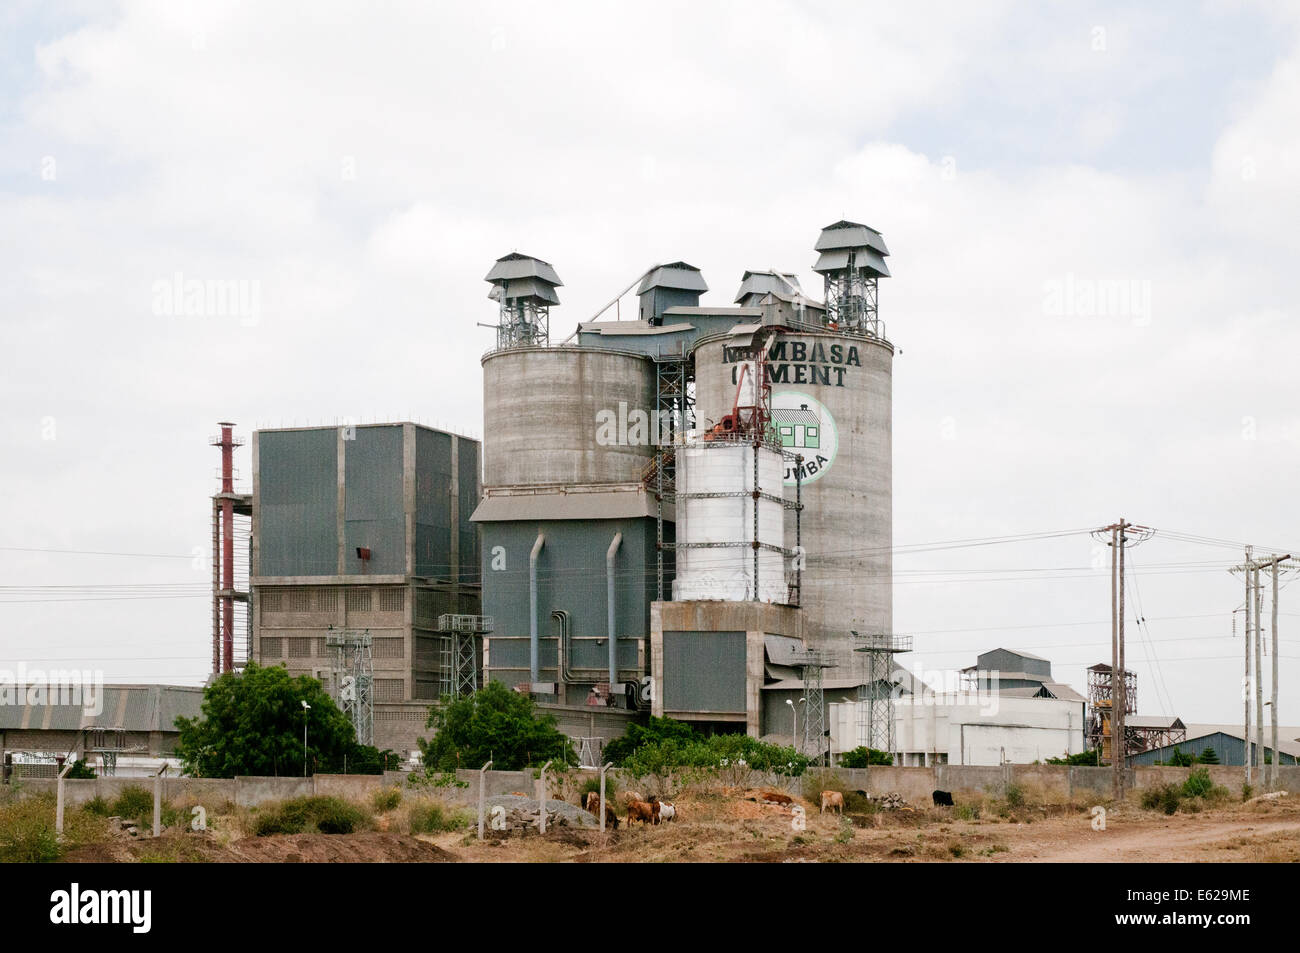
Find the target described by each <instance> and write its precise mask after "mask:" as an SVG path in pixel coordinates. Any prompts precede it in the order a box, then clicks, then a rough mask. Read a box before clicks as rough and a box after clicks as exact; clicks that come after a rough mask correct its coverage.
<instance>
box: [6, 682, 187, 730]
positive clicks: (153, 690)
mask: <svg viewBox="0 0 1300 953" xmlns="http://www.w3.org/2000/svg"><path fill="white" fill-rule="evenodd" d="M14 691H15V693H16V694H17V702H18V703H17V704H13V705H0V730H16V729H20V728H23V726H24V721H26V727H27V729H28V730H32V731H39V730H48V731H76V730H78V729H80V728H92V727H100V728H125V729H126V730H127V731H175V730H176V728H175V723H176V718H177V717H178V716H180V715H184V716H185V717H187V718H193V717H196V716H198V715H199V714H201V712H202V705H203V689H202V688H199V687H192V686H188V685H105V686H103V688H102V690H100V694H99V697H98V698H95V699H93V701H94V705H93V706H88V705H83V704H58V705H49V704H36V705H29V704H27V700H26V693H25V692H22V693H19V690H18V689H14ZM86 700H87V701H91V698H90V696H86ZM87 707H92V708H99V709H101V710H100V712H99V713H98V714H93V713H92V712H88V711H86V708H87ZM47 714H48V723H47V720H46V719H47Z"/></svg>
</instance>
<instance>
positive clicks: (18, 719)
mask: <svg viewBox="0 0 1300 953" xmlns="http://www.w3.org/2000/svg"><path fill="white" fill-rule="evenodd" d="M14 694H15V696H16V703H11V704H3V705H0V762H3V764H4V770H3V779H4V781H5V782H6V783H8V782H9V781H12V780H15V779H17V780H21V779H22V778H24V777H49V778H52V777H55V776H56V774H57V773H58V762H59V760H60V759H65V758H72V759H73V760H78V759H80V760H83V761H85V762H86V763H87V764H88V765H89V766H90V767H92V768H94V769H95V770H96V772H98V773H99V774H100V775H102V776H105V777H111V776H114V775H118V776H124V777H144V776H146V775H152V774H154V773H155V772H157V770H158V768H159V767H161V766H162V764H163V763H164V762H168V763H171V764H172V765H174V766H175V765H177V764H178V763H177V762H176V761H175V759H174V758H173V757H172V753H173V751H174V750H175V748H176V742H177V741H178V740H179V738H180V732H179V731H178V730H177V728H176V719H177V718H180V717H184V718H197V717H198V716H199V715H200V713H201V706H202V704H203V689H202V688H197V687H194V686H189V685H103V686H100V687H98V688H96V689H95V690H94V701H95V704H94V705H93V706H90V705H87V704H86V703H85V700H84V699H83V700H76V699H69V698H66V697H60V696H59V694H58V693H57V692H56V691H49V692H45V693H43V694H42V693H40V692H32V691H24V690H21V689H20V690H15V691H14Z"/></svg>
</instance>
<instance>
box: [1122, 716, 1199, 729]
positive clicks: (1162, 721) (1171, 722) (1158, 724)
mask: <svg viewBox="0 0 1300 953" xmlns="http://www.w3.org/2000/svg"><path fill="white" fill-rule="evenodd" d="M1124 727H1125V728H1156V729H1163V730H1167V729H1170V728H1186V727H1187V726H1186V725H1184V724H1183V721H1182V719H1181V718H1179V717H1178V716H1177V715H1126V716H1124Z"/></svg>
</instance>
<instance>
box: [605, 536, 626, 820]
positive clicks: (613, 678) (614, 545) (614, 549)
mask: <svg viewBox="0 0 1300 953" xmlns="http://www.w3.org/2000/svg"><path fill="white" fill-rule="evenodd" d="M622 544H623V534H622V533H615V534H614V539H613V540H612V541H611V542H610V544H609V549H607V550H605V603H606V607H607V614H608V619H607V620H606V624H605V633H606V635H607V636H608V637H609V691H610V695H611V696H612V695H613V693H614V683H615V682H617V681H618V643H617V641H616V639H617V629H616V627H615V626H616V620H615V612H614V608H615V606H614V563H615V560H616V558H617V555H618V547H619V546H621V545H622ZM601 810H602V812H603V811H604V808H603V807H602V808H601ZM602 818H603V815H602ZM604 823H605V822H604V820H603V819H602V820H601V826H602V828H603V827H604Z"/></svg>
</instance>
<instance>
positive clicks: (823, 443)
mask: <svg viewBox="0 0 1300 953" xmlns="http://www.w3.org/2000/svg"><path fill="white" fill-rule="evenodd" d="M772 426H773V427H774V428H775V429H776V432H777V436H778V437H779V438H780V440H781V446H782V447H783V448H784V449H785V450H787V451H788V452H789V453H791V454H798V455H800V456H802V457H803V462H802V463H801V464H799V466H800V467H802V470H801V472H800V473H796V472H795V467H796V464H795V462H794V461H793V460H787V461H786V464H785V484H786V486H794V484H795V483H796V482H797V479H796V478H797V477H798V478H801V479H802V482H804V483H812V482H813V481H815V480H818V479H820V478H821V476H822V474H824V473H825V472H826V471H827V470H828V469H830V466H831V464H832V463H834V462H835V452H836V451H837V450H838V449H839V434H838V432H837V430H836V428H835V418H834V417H832V416H831V412H830V411H829V410H827V409H826V405H825V404H823V403H821V402H820V401H818V400H817V399H816V398H814V397H810V396H809V395H807V394H803V393H800V392H799V391H776V392H774V393H773V394H772Z"/></svg>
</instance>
